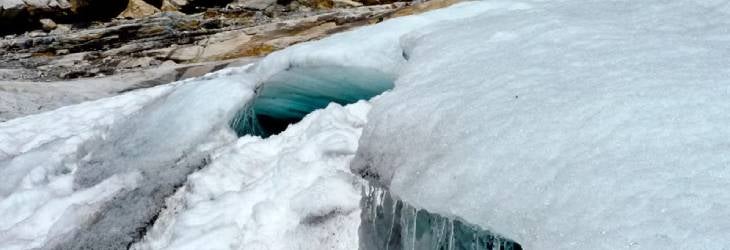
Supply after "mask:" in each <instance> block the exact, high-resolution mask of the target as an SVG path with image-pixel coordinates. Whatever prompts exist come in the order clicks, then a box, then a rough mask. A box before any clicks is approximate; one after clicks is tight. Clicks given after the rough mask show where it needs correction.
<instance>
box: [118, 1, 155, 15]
mask: <svg viewBox="0 0 730 250" xmlns="http://www.w3.org/2000/svg"><path fill="white" fill-rule="evenodd" d="M157 13H160V9H158V8H156V7H155V6H152V5H150V4H148V3H147V2H145V1H143V0H129V3H128V4H127V9H125V10H124V11H123V12H122V13H121V14H119V17H126V18H140V17H146V16H151V15H154V14H157Z"/></svg>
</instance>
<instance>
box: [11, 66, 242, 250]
mask: <svg viewBox="0 0 730 250" xmlns="http://www.w3.org/2000/svg"><path fill="white" fill-rule="evenodd" d="M244 70H245V68H243V69H231V70H225V71H223V72H220V73H216V74H212V75H210V76H208V77H207V78H206V77H204V78H201V79H197V80H194V81H184V82H181V83H178V84H174V85H168V86H161V87H156V88H151V89H147V90H143V91H135V92H130V93H128V94H125V95H121V96H117V97H112V98H107V99H102V100H98V101H94V102H88V103H82V104H79V105H74V106H69V107H64V108H60V109H58V110H55V111H52V112H48V113H43V114H39V115H32V116H27V117H23V118H19V119H14V120H11V121H8V122H5V123H0V175H2V176H3V182H2V183H0V222H1V223H0V242H3V244H0V245H1V246H0V248H2V249H29V248H36V247H44V246H45V247H46V248H48V247H51V246H61V247H62V248H64V246H65V247H70V246H68V245H63V244H81V245H84V244H86V245H95V244H97V243H99V244H101V243H100V242H101V241H104V239H105V237H107V236H108V237H111V238H114V237H121V238H123V239H124V240H120V239H114V240H107V242H119V243H115V244H124V241H125V240H127V241H129V240H132V239H133V238H134V235H133V234H132V235H129V234H130V231H131V232H136V228H137V227H136V226H135V227H133V226H126V227H125V225H128V224H132V225H133V224H140V223H146V221H147V220H149V217H150V216H153V215H154V214H155V213H156V211H157V209H159V206H160V205H162V202H163V201H164V197H165V195H166V194H165V192H168V193H171V192H172V191H174V190H173V189H172V188H173V187H174V186H176V185H181V184H182V182H184V180H185V177H186V175H187V174H188V173H189V171H191V170H193V169H195V168H196V167H198V166H197V165H196V164H193V163H194V162H199V161H204V160H205V154H204V153H203V152H206V151H209V150H211V149H214V148H215V147H217V146H219V145H221V144H223V143H225V142H227V141H232V140H234V139H235V136H233V134H232V133H231V132H230V129H229V128H228V127H227V122H228V120H230V119H231V118H232V115H233V114H235V112H236V111H237V110H238V109H240V108H241V107H242V106H243V105H244V104H245V103H246V102H247V101H248V100H250V98H251V97H252V96H253V91H252V90H253V84H245V83H246V81H242V80H241V79H240V78H238V77H237V76H240V75H242V74H243V75H245V73H243V71H244ZM217 78H225V79H226V80H213V79H217ZM196 152H200V153H196ZM175 166H186V167H185V168H175ZM165 190H167V191H165ZM140 192H141V193H140ZM156 203H157V204H159V205H157V206H158V207H156V206H155V204H156ZM112 228H121V229H117V230H112ZM108 237H107V238H108ZM69 239H72V240H69ZM96 246H97V247H100V246H102V245H96Z"/></svg>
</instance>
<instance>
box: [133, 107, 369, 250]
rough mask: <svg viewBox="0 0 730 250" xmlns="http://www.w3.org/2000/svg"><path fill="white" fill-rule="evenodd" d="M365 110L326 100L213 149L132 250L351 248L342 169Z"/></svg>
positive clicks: (352, 187) (352, 186) (354, 208)
mask: <svg viewBox="0 0 730 250" xmlns="http://www.w3.org/2000/svg"><path fill="white" fill-rule="evenodd" d="M369 109H370V106H369V104H368V103H366V102H359V103H356V104H352V105H349V106H347V107H342V106H340V105H338V104H330V105H329V106H328V107H327V108H326V109H324V110H319V111H315V112H313V113H311V114H309V115H307V116H306V117H305V118H304V120H302V121H301V122H300V123H297V124H295V125H292V126H290V127H289V128H288V129H287V130H286V131H284V132H282V133H281V134H279V135H274V136H271V137H269V138H267V139H265V140H264V139H261V138H260V137H251V136H244V137H242V138H240V139H239V140H238V141H237V142H236V143H235V144H233V145H230V146H228V147H225V148H223V149H221V150H219V151H218V152H217V153H215V154H214V156H213V157H212V163H211V164H210V165H208V166H207V167H206V168H205V169H203V170H200V171H198V172H196V173H194V174H192V175H190V177H189V180H188V182H187V184H186V185H185V186H184V187H183V188H182V189H181V191H179V193H178V194H177V195H176V196H175V198H172V199H170V200H168V207H169V208H168V209H167V211H165V212H163V215H162V216H161V218H160V219H159V220H158V221H157V222H156V223H155V226H154V227H153V228H152V229H151V231H150V232H149V233H148V234H147V236H146V238H145V239H144V240H143V241H142V242H141V243H139V244H137V245H135V246H133V247H132V248H133V249H242V248H245V249H271V250H273V249H282V250H283V249H312V250H315V249H356V248H357V244H358V237H357V228H358V225H359V221H360V208H359V200H360V186H361V184H360V181H358V180H357V179H356V178H355V177H354V176H353V175H352V174H350V173H349V169H348V166H349V163H350V160H351V159H352V157H354V154H355V151H356V150H357V140H358V138H359V136H360V131H361V129H362V126H364V123H365V115H366V114H367V112H368V110H369Z"/></svg>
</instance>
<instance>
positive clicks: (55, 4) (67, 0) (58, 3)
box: [0, 0, 128, 34]
mask: <svg viewBox="0 0 730 250" xmlns="http://www.w3.org/2000/svg"><path fill="white" fill-rule="evenodd" d="M127 1H128V0H42V1H40V0H33V1H31V0H0V23H2V24H9V23H12V24H13V25H0V34H7V33H19V32H22V31H27V30H31V29H35V28H41V23H40V22H39V20H41V19H44V18H50V19H55V20H61V19H63V20H64V21H68V22H83V21H92V20H101V19H106V18H110V17H115V16H117V15H118V14H119V13H120V12H122V11H123V10H124V8H125V7H126V5H127Z"/></svg>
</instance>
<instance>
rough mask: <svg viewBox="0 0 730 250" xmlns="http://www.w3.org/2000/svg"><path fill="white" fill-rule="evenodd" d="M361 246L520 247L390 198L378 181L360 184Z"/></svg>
mask: <svg viewBox="0 0 730 250" xmlns="http://www.w3.org/2000/svg"><path fill="white" fill-rule="evenodd" d="M361 209H362V216H361V224H360V229H359V232H360V248H359V249H363V250H380V249H392V250H398V249H419V250H428V249H433V250H453V249H473V250H482V249H484V250H521V249H522V248H521V246H520V245H519V244H516V243H515V242H513V241H511V240H508V239H505V238H503V237H500V236H499V235H496V234H494V233H492V232H489V231H485V230H483V229H481V228H479V227H478V226H474V225H470V224H468V223H464V222H462V221H461V220H459V219H457V218H449V217H443V216H441V215H438V214H433V213H430V212H428V211H427V210H424V209H419V208H415V207H413V206H410V205H409V204H408V203H405V202H403V201H400V200H397V199H395V198H393V196H392V195H391V194H390V192H389V191H388V190H387V189H386V188H384V187H382V186H379V185H377V184H368V185H365V186H364V187H363V197H362V201H361Z"/></svg>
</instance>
